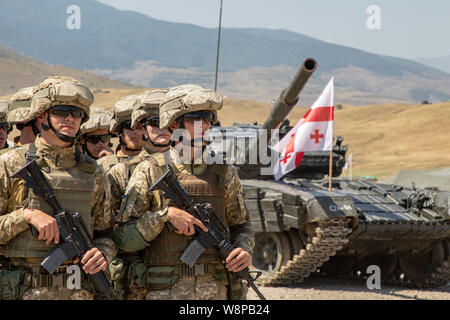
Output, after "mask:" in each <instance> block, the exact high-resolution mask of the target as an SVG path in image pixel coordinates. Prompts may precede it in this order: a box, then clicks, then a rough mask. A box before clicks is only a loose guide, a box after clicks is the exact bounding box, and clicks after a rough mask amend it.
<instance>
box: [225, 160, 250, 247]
mask: <svg viewBox="0 0 450 320" xmlns="http://www.w3.org/2000/svg"><path fill="white" fill-rule="evenodd" d="M224 182H225V203H226V211H225V217H226V220H227V224H228V226H229V228H230V236H231V241H232V242H233V244H235V245H236V246H238V247H241V248H242V249H244V250H246V251H248V252H250V253H252V252H253V247H254V246H255V235H254V232H253V230H252V228H251V224H250V215H249V213H248V210H247V208H246V206H245V202H244V190H243V188H242V185H241V181H240V180H239V175H238V172H237V169H236V167H234V166H227V172H226V174H225V181H224Z"/></svg>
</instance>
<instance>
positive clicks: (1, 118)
mask: <svg viewBox="0 0 450 320" xmlns="http://www.w3.org/2000/svg"><path fill="white" fill-rule="evenodd" d="M8 106H9V101H7V100H0V123H4V122H6V115H7V114H8Z"/></svg>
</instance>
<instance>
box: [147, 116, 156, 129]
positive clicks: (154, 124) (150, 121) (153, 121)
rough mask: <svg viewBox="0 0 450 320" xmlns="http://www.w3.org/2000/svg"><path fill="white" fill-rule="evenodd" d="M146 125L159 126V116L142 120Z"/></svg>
mask: <svg viewBox="0 0 450 320" xmlns="http://www.w3.org/2000/svg"><path fill="white" fill-rule="evenodd" d="M144 123H145V125H146V126H151V127H157V128H159V117H154V118H150V119H147V120H145V121H144Z"/></svg>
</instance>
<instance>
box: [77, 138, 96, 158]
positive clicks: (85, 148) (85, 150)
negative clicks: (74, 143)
mask: <svg viewBox="0 0 450 320" xmlns="http://www.w3.org/2000/svg"><path fill="white" fill-rule="evenodd" d="M86 143H87V142H86V141H85V142H84V143H83V144H82V145H81V147H82V148H83V152H85V153H86V154H87V155H88V156H89V157H91V158H92V159H94V160H98V159H99V158H97V157H94V156H93V155H92V153H90V152H89V150H88V148H87V146H86Z"/></svg>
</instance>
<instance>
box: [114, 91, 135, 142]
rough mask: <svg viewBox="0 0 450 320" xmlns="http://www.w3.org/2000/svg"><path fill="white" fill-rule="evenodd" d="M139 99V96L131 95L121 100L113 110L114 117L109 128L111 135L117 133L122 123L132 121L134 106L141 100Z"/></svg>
mask: <svg viewBox="0 0 450 320" xmlns="http://www.w3.org/2000/svg"><path fill="white" fill-rule="evenodd" d="M139 97H140V96H139V95H130V96H126V97H123V98H120V99H119V101H117V102H116V104H115V105H114V108H113V110H112V112H113V114H114V117H113V119H112V121H111V125H110V127H109V131H110V132H111V133H116V131H117V128H118V127H119V125H120V124H121V123H124V122H127V121H131V113H132V112H133V106H134V105H135V104H136V102H137V101H138V100H139Z"/></svg>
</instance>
